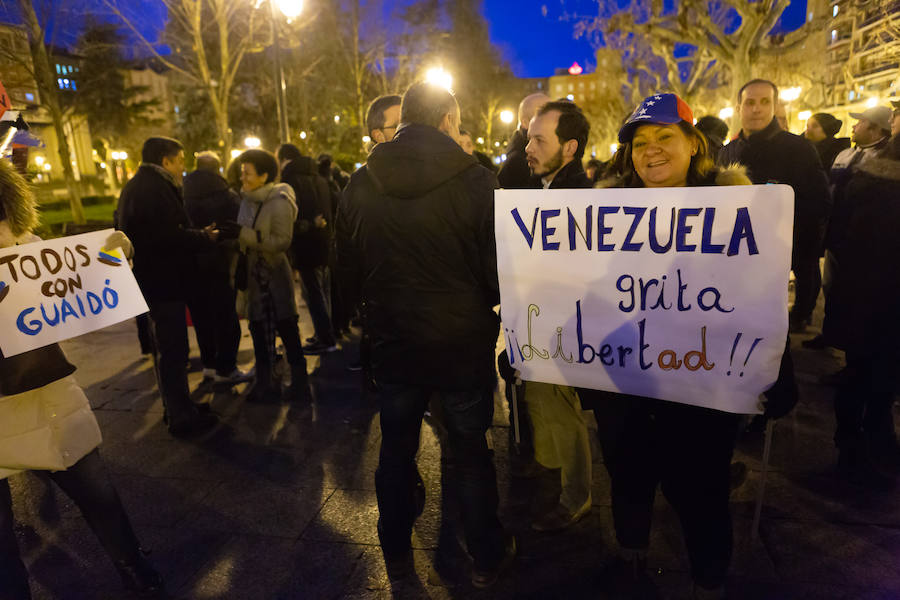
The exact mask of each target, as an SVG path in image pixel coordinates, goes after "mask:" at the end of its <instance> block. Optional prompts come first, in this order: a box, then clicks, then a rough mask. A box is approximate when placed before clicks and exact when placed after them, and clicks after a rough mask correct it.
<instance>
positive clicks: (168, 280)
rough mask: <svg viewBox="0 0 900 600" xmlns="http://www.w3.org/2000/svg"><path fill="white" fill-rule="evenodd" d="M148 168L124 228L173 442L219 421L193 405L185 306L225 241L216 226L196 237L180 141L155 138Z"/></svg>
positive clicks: (131, 188) (133, 192)
mask: <svg viewBox="0 0 900 600" xmlns="http://www.w3.org/2000/svg"><path fill="white" fill-rule="evenodd" d="M141 160H142V163H141V166H140V168H139V169H138V172H137V174H135V176H134V177H133V178H132V179H131V180H130V181H129V182H128V183H127V184H125V187H124V188H123V189H122V194H121V196H119V226H120V228H121V229H122V231H124V232H125V235H127V236H128V237H129V238H130V239H131V241H132V243H133V244H134V276H135V278H136V279H137V282H138V285H139V286H140V288H141V292H142V293H143V295H144V298H145V299H146V300H147V304H148V305H149V307H150V318H151V319H152V321H153V330H154V334H155V338H156V353H157V367H158V372H157V373H158V382H159V390H160V395H162V399H163V404H164V405H165V409H166V422H167V424H168V426H169V432H170V433H171V434H172V435H176V436H179V435H186V434H190V433H194V432H198V431H201V430H204V429H208V428H209V427H210V426H212V425H214V424H215V422H216V419H215V417H214V415H212V414H210V413H200V412H199V411H198V408H197V406H195V405H194V403H193V402H192V401H191V398H190V394H189V391H188V382H187V371H186V368H185V365H186V364H187V360H188V336H187V324H186V321H185V306H186V302H187V299H188V296H189V292H190V289H189V287H188V286H189V282H190V281H191V280H192V279H193V278H195V277H196V275H197V267H196V262H195V257H196V255H197V253H199V252H203V251H208V250H210V249H211V248H212V247H213V242H214V241H215V240H216V239H217V238H218V235H219V232H218V230H215V229H213V227H212V226H209V227H206V228H205V229H192V228H191V222H190V219H189V218H188V215H187V212H185V210H184V202H183V200H182V196H181V177H182V171H183V170H184V149H183V148H182V146H181V143H179V142H178V141H177V140H173V139H170V138H163V137H154V138H149V139H148V140H147V141H146V142H144V147H143V149H142V150H141Z"/></svg>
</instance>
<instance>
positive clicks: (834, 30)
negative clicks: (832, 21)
mask: <svg viewBox="0 0 900 600" xmlns="http://www.w3.org/2000/svg"><path fill="white" fill-rule="evenodd" d="M836 39H837V29H832V30H831V41H832V42H833V41H835V40H836Z"/></svg>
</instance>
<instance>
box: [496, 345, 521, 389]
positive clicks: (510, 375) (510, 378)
mask: <svg viewBox="0 0 900 600" xmlns="http://www.w3.org/2000/svg"><path fill="white" fill-rule="evenodd" d="M497 370H498V371H499V372H500V377H502V378H503V380H504V381H505V382H506V383H508V384H510V385H513V384H515V382H516V370H515V369H513V368H512V366H511V365H510V364H509V354H507V352H506V350H504V351H503V352H501V353H500V356H498V357H497Z"/></svg>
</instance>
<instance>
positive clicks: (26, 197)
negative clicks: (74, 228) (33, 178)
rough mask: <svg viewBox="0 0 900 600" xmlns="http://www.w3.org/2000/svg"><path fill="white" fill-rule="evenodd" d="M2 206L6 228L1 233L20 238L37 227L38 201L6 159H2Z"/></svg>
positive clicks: (1, 217)
mask: <svg viewBox="0 0 900 600" xmlns="http://www.w3.org/2000/svg"><path fill="white" fill-rule="evenodd" d="M0 208H2V211H0V228H2V229H3V230H5V231H3V232H2V233H0V235H2V234H6V235H9V234H12V237H13V238H14V239H19V238H21V237H23V236H25V235H26V234H29V233H31V230H32V229H34V228H35V227H37V224H38V211H37V201H36V200H35V198H34V194H33V193H32V191H31V186H29V185H28V182H27V181H25V178H24V177H22V176H21V175H19V174H18V173H17V172H16V170H15V168H13V166H12V165H11V164H10V163H9V162H8V161H5V160H0ZM6 235H4V236H3V237H6ZM2 245H4V244H3V243H0V246H2Z"/></svg>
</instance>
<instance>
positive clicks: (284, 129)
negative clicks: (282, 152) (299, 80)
mask: <svg viewBox="0 0 900 600" xmlns="http://www.w3.org/2000/svg"><path fill="white" fill-rule="evenodd" d="M269 8H270V9H271V15H272V48H273V50H274V51H275V92H276V94H275V100H276V105H277V107H278V128H279V130H280V134H281V142H282V143H283V144H286V143H288V142H290V141H291V132H290V129H289V128H288V117H287V93H286V87H287V86H286V85H285V82H284V69H283V68H282V67H281V37H280V36H279V34H278V14H277V12H276V11H281V14H283V15H284V16H285V17H287V18H288V19H289V20H290V19H294V18H296V17H297V16H298V15H299V14H300V12H301V11H302V10H303V2H302V0H269Z"/></svg>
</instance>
